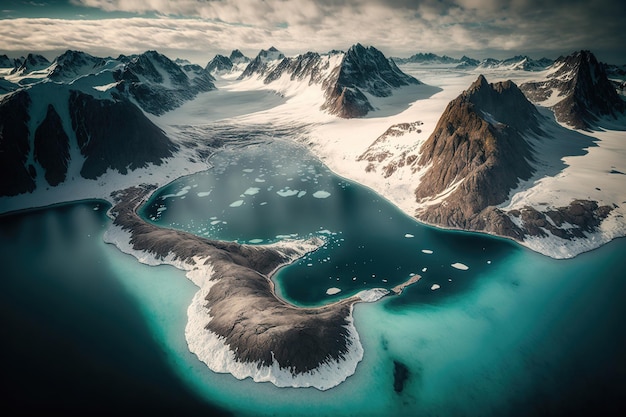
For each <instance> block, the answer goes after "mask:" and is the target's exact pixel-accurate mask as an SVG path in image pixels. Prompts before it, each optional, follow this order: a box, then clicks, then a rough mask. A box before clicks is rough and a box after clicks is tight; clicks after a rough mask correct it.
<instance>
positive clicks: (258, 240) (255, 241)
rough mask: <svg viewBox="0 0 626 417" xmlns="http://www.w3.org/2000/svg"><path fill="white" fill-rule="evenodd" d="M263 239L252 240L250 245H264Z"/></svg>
mask: <svg viewBox="0 0 626 417" xmlns="http://www.w3.org/2000/svg"><path fill="white" fill-rule="evenodd" d="M262 242H263V239H252V240H249V241H248V243H252V244H257V243H262Z"/></svg>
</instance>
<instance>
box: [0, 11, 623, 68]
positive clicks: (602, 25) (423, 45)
mask: <svg viewBox="0 0 626 417" xmlns="http://www.w3.org/2000/svg"><path fill="white" fill-rule="evenodd" d="M72 2H73V3H74V4H77V5H81V6H88V7H96V8H98V9H101V10H103V11H106V12H113V11H123V12H130V13H138V14H139V15H138V17H132V18H124V19H102V20H89V21H87V20H62V19H5V20H3V21H2V24H1V25H0V50H5V51H14V50H24V51H28V50H37V51H45V50H62V49H67V48H72V49H81V50H85V51H88V52H91V53H100V54H102V53H103V52H106V53H108V54H113V53H118V52H123V53H136V52H142V51H144V50H146V49H158V50H160V51H162V52H165V51H166V50H167V51H172V52H171V53H172V54H175V55H177V56H178V55H180V56H190V55H193V56H196V57H199V59H202V60H208V59H210V58H211V57H212V56H213V54H215V53H227V52H229V51H230V50H231V49H234V48H239V49H242V50H243V51H244V52H246V53H248V54H249V55H254V54H256V52H257V51H258V50H259V49H261V48H267V47H269V46H270V45H274V46H276V47H277V48H279V49H281V50H282V51H283V52H285V53H287V54H297V53H303V52H306V51H308V50H314V51H319V52H325V51H328V50H330V49H346V48H348V47H349V46H350V45H351V44H353V43H356V42H361V43H363V44H367V45H374V46H376V47H377V48H379V49H381V50H382V51H383V52H384V53H386V54H388V55H395V56H408V55H410V54H413V53H415V52H424V51H429V52H436V53H440V54H441V53H445V54H449V55H452V56H460V55H462V54H467V55H470V56H474V57H478V58H482V57H485V56H487V55H492V56H495V57H500V58H503V57H507V56H510V55H511V54H512V53H525V54H530V55H532V56H537V55H547V56H549V57H556V56H558V55H560V54H567V53H570V52H571V51H573V50H576V49H582V48H585V49H592V50H593V51H594V52H600V53H604V54H605V56H606V59H611V58H615V57H618V58H619V61H623V60H624V58H623V57H624V56H626V51H625V49H624V48H625V46H624V43H623V42H622V39H621V36H620V34H621V32H622V27H621V26H622V25H623V22H624V21H626V2H614V0H595V1H594V2H588V1H586V0H585V1H583V0H423V1H414V0H352V1H349V0H321V1H312V0H302V1H294V0H289V1H286V0H265V1H262V2H260V1H256V0H237V1H235V0H181V1H176V2H173V1H169V0H141V1H139V0H72ZM617 3H619V4H617ZM80 10H84V9H80ZM155 13H156V14H157V15H159V16H161V18H150V17H147V16H146V15H141V14H150V15H154V14H155ZM177 51H179V52H177ZM608 54H613V56H612V57H610V58H609V56H608Z"/></svg>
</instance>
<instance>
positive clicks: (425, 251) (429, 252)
mask: <svg viewBox="0 0 626 417" xmlns="http://www.w3.org/2000/svg"><path fill="white" fill-rule="evenodd" d="M422 252H423V253H425V254H427V255H431V254H432V253H433V251H431V250H430V249H422Z"/></svg>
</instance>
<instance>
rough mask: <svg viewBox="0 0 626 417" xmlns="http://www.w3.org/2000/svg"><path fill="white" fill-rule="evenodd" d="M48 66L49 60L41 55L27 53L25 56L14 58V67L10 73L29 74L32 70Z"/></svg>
mask: <svg viewBox="0 0 626 417" xmlns="http://www.w3.org/2000/svg"><path fill="white" fill-rule="evenodd" d="M49 66H50V61H48V59H47V58H46V57H45V56H43V55H38V54H28V56H27V57H26V58H24V59H23V60H22V59H16V60H15V68H13V71H11V74H15V73H17V74H20V75H23V74H29V73H31V72H33V71H38V70H42V69H45V68H48V67H49Z"/></svg>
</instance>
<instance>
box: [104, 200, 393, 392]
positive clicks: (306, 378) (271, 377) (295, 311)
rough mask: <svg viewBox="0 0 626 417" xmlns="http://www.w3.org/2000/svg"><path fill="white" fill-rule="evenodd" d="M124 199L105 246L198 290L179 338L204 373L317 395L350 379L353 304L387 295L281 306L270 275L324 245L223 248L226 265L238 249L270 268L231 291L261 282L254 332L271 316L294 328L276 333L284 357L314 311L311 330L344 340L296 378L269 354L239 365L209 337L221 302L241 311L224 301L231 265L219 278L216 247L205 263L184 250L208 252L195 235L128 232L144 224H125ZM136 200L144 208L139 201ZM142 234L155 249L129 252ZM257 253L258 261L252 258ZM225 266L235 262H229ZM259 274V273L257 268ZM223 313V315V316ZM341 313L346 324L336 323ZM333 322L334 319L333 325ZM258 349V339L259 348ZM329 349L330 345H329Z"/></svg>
mask: <svg viewBox="0 0 626 417" xmlns="http://www.w3.org/2000/svg"><path fill="white" fill-rule="evenodd" d="M123 193H124V192H121V193H118V195H117V196H115V199H116V200H117V203H118V206H120V205H123V204H126V207H122V208H118V206H114V207H112V209H111V210H109V215H110V216H111V217H112V218H113V219H114V224H112V225H111V226H110V227H109V229H107V231H106V232H105V235H104V240H105V242H107V243H111V244H114V245H116V246H117V247H118V248H119V249H120V250H121V251H122V252H124V253H127V254H130V255H132V256H134V257H135V258H136V259H137V260H138V261H140V262H141V263H144V264H147V265H160V264H168V265H172V266H174V267H176V268H178V269H181V270H184V271H186V276H187V278H188V279H190V280H191V281H192V282H193V283H194V284H195V285H196V286H198V287H199V289H198V292H197V293H196V294H195V295H194V297H193V300H192V302H191V304H190V306H189V308H188V310H187V316H188V322H187V325H186V328H185V338H186V340H187V344H188V347H189V350H190V351H191V352H192V353H194V354H196V356H197V357H198V358H199V359H200V360H201V361H202V362H204V363H205V364H206V365H207V366H208V367H209V369H211V370H212V371H214V372H218V373H230V374H232V375H233V376H235V377H236V378H238V379H245V378H248V377H249V378H252V379H253V380H254V381H255V382H271V383H272V384H274V385H276V386H278V387H314V388H317V389H319V390H327V389H330V388H332V387H334V386H337V385H338V384H340V383H341V382H343V381H344V380H345V379H346V378H348V377H349V376H350V375H352V374H354V372H355V371H356V368H357V365H358V363H359V362H360V361H361V360H362V358H363V347H362V345H361V342H360V339H359V334H358V332H357V329H356V327H355V325H354V319H353V316H352V312H353V307H354V304H355V303H357V302H375V301H377V300H379V299H380V298H382V297H384V296H385V295H388V294H389V291H387V290H384V289H372V290H367V291H362V292H360V293H358V294H356V295H355V296H353V297H350V298H348V299H345V300H341V301H339V302H337V303H334V304H331V305H328V306H322V307H318V308H298V307H294V306H291V305H287V303H285V302H284V301H282V300H280V299H279V298H278V296H277V295H276V293H275V292H274V288H273V285H272V283H271V275H272V274H274V273H276V272H277V271H278V270H279V269H280V268H282V267H284V266H286V265H288V264H290V263H292V262H294V261H295V260H297V259H299V258H301V257H302V256H304V255H306V254H307V253H310V252H312V251H314V250H317V249H318V248H319V247H320V246H321V245H322V243H323V241H322V240H320V239H317V238H315V239H308V240H304V241H302V240H293V241H282V242H277V243H274V244H271V245H265V246H256V245H255V246H248V245H237V244H230V246H229V247H230V249H228V250H229V251H231V253H232V255H231V256H232V257H233V258H235V257H236V256H237V254H238V253H239V252H237V250H236V248H243V249H239V250H245V251H247V252H241V253H242V254H245V253H252V256H248V258H255V261H253V263H254V262H256V263H260V265H265V266H267V267H270V266H273V268H271V270H270V271H269V272H268V273H267V275H266V276H260V277H259V276H258V274H260V272H259V273H255V274H253V276H252V278H250V277H251V276H250V275H246V274H242V275H240V276H237V280H236V281H235V284H236V287H237V289H239V288H240V287H243V288H245V286H246V282H247V281H250V279H252V280H253V281H259V279H262V280H264V281H263V282H265V284H266V285H268V286H269V287H270V288H271V296H270V298H272V300H273V301H272V303H274V304H272V303H270V307H269V308H268V309H263V310H261V311H262V312H263V313H262V314H263V315H264V317H263V318H261V320H262V321H263V324H261V325H260V326H261V327H263V326H268V325H269V326H270V329H272V327H271V325H272V321H273V320H274V317H276V321H277V326H279V327H284V326H285V325H286V326H287V327H293V329H288V330H287V331H286V332H284V333H280V332H278V333H276V334H275V336H276V337H280V336H281V335H283V336H285V337H286V339H288V340H291V342H289V343H288V348H289V349H290V350H291V352H290V354H293V355H299V354H300V352H301V348H302V346H298V345H297V343H296V344H295V345H292V342H293V334H292V333H293V332H295V333H296V336H299V334H300V333H299V332H300V330H298V327H299V323H303V322H302V320H301V319H302V318H303V317H304V320H308V318H309V317H311V316H314V315H316V314H317V312H318V311H319V312H320V313H321V314H320V316H319V318H317V316H315V317H316V318H315V320H316V323H318V322H319V320H323V321H324V322H322V323H318V324H319V325H320V326H322V327H324V332H327V331H328V330H329V329H331V330H332V328H333V327H334V326H339V325H341V327H343V329H344V330H342V331H341V333H342V334H343V335H344V336H343V337H345V341H344V343H345V349H344V350H342V348H341V345H342V343H340V342H339V340H337V341H336V342H337V347H336V348H337V349H338V350H337V351H336V352H334V351H333V353H332V354H329V355H328V356H326V357H325V358H323V360H320V361H319V363H316V364H315V366H312V367H311V369H308V370H307V371H305V372H296V371H295V369H296V367H295V366H289V365H285V366H281V364H280V362H279V360H278V359H276V358H275V357H274V351H271V352H270V354H271V363H270V364H267V363H263V362H262V361H253V360H246V359H242V358H241V357H239V354H238V352H239V349H237V348H233V346H231V345H229V342H228V340H227V338H226V337H224V336H222V335H219V334H217V333H216V332H214V331H211V330H210V327H211V325H212V322H213V321H214V320H218V321H219V320H220V318H221V311H222V310H223V307H219V308H222V310H219V308H218V307H216V306H217V304H219V302H221V301H224V302H225V303H226V304H230V305H235V306H237V305H238V304H239V305H240V304H242V303H241V300H238V299H237V297H236V296H232V297H231V296H230V294H231V293H232V292H236V290H233V289H232V288H231V287H229V285H231V284H229V283H228V278H229V277H228V276H227V274H228V273H229V272H231V273H233V274H235V273H237V270H232V271H231V270H230V269H229V267H228V265H229V264H230V263H229V261H226V275H224V269H225V268H224V261H225V259H224V258H223V257H222V256H221V255H220V254H221V253H222V252H215V251H214V249H215V248H209V253H210V255H208V256H206V253H202V251H197V250H195V248H189V245H191V244H198V242H200V243H207V244H208V245H209V246H210V245H211V243H210V242H211V241H208V240H204V239H200V240H198V239H197V237H195V236H194V235H190V234H187V233H184V232H177V231H169V230H163V229H159V228H157V227H156V226H153V225H147V227H148V229H149V230H148V231H147V232H145V231H140V232H138V233H135V232H134V230H133V229H132V227H135V228H138V229H141V228H142V227H143V225H144V223H143V222H139V223H137V219H138V216H136V213H135V214H134V215H132V216H131V218H130V220H129V218H128V216H127V214H128V213H127V211H128V207H127V206H129V205H131V204H134V203H133V201H132V199H133V198H136V194H135V195H133V194H131V193H127V194H126V196H124V197H123V198H126V197H128V196H130V198H131V199H130V203H128V204H127V203H125V202H124V201H121V200H122V199H120V198H119V195H123ZM146 196H149V193H147V194H145V195H144V198H147V197H146ZM143 201H145V199H144V200H143ZM139 206H140V204H139V205H137V206H136V207H135V210H136V208H137V207H139ZM118 216H120V217H123V220H122V221H121V222H120V223H121V224H116V223H115V219H117V218H118ZM131 221H134V222H135V224H134V226H132V227H131V228H130V229H129V227H128V225H129V224H131ZM144 232H145V233H147V234H148V235H150V236H149V237H148V239H149V240H151V241H150V242H149V243H150V244H154V249H151V250H138V249H137V248H136V247H135V245H136V244H137V242H138V241H139V242H140V244H143V242H141V241H142V239H143V236H142V235H141V233H144ZM187 238H188V239H189V245H188V244H187V243H188V242H186V241H185V239H187ZM169 242H174V245H173V246H172V248H173V249H170V250H169V251H168V252H167V255H165V251H164V249H163V248H164V247H168V246H167V244H169ZM233 248H235V249H233ZM189 249H194V250H192V251H191V252H190V253H194V254H195V253H199V255H194V256H190V255H188V254H187V253H186V252H185V251H186V250H189ZM268 250H269V251H273V252H272V253H280V254H283V255H284V256H283V258H282V261H281V262H280V263H278V264H277V265H274V264H271V262H272V261H271V260H269V261H265V260H264V256H266V255H264V254H265V253H268ZM211 251H213V252H211ZM256 254H259V255H258V256H257V255H256ZM230 262H234V261H233V260H231V261H230ZM268 262H269V263H268ZM270 264H271V265H270ZM261 269H263V267H262V268H261ZM239 271H241V270H239ZM257 285H258V284H254V286H255V288H257ZM224 286H226V288H224ZM217 287H220V288H217ZM214 289H215V291H217V293H216V294H217V296H218V297H219V300H218V302H217V303H216V301H215V297H211V296H215V294H212V293H211V291H212V290H214ZM257 291H258V292H260V293H263V291H262V290H255V293H254V294H251V295H250V296H246V297H251V298H250V299H248V298H246V299H245V300H243V301H244V302H245V303H244V304H245V306H244V308H245V309H246V310H248V311H249V310H251V309H252V310H253V309H254V305H255V304H256V303H257V302H259V301H258V300H259V298H258V297H259V294H258V293H257ZM261 296H262V295H261ZM261 301H262V300H261ZM275 304H279V305H280V306H281V307H282V308H286V310H280V309H279V310H276V309H275V307H273V305H275ZM235 308H236V307H235ZM214 309H217V310H219V311H217V314H216V315H214V314H215V312H214V311H213V310H214ZM284 311H287V314H285V312H284ZM328 311H330V312H331V313H332V314H331V315H330V316H329V315H328V314H326V313H327V312H328ZM266 312H267V314H266ZM335 312H336V314H335ZM346 312H347V313H346ZM226 313H229V312H228V311H226ZM238 314H239V313H238ZM344 314H345V317H344V316H343V315H344ZM226 315H228V314H226ZM275 315H277V316H275ZM284 316H286V318H287V321H286V322H285V321H284V320H283V317H284ZM292 317H293V319H294V322H293V323H292V322H291V318H292ZM338 317H339V318H340V319H341V320H339V321H338V320H337V318H338ZM268 323H269V324H268ZM339 323H341V324H339ZM218 324H219V323H218ZM250 324H252V325H254V326H253V328H251V329H248V330H247V331H246V329H244V330H243V331H242V333H243V335H244V336H245V339H246V340H247V339H248V338H249V337H251V338H252V342H250V343H254V341H255V339H254V337H253V336H250V334H256V333H257V332H258V330H259V328H260V327H259V326H258V325H257V323H256V322H255V321H254V320H253V321H252V322H251V323H250V322H248V321H246V320H245V317H244V320H242V321H241V322H239V325H240V326H242V327H244V328H245V327H246V326H249V325H250ZM292 325H293V326H292ZM229 327H232V324H230V326H229ZM303 336H304V337H303V341H302V343H307V344H308V343H309V342H310V339H308V337H309V336H307V335H306V334H305V335H303ZM333 337H334V336H333ZM296 340H297V339H296ZM262 342H263V341H262V340H261V341H260V342H259V343H262ZM285 343H287V342H285ZM332 343H333V344H334V343H335V341H333V342H332ZM279 345H280V343H279ZM244 347H245V346H244ZM279 348H281V346H279Z"/></svg>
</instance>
